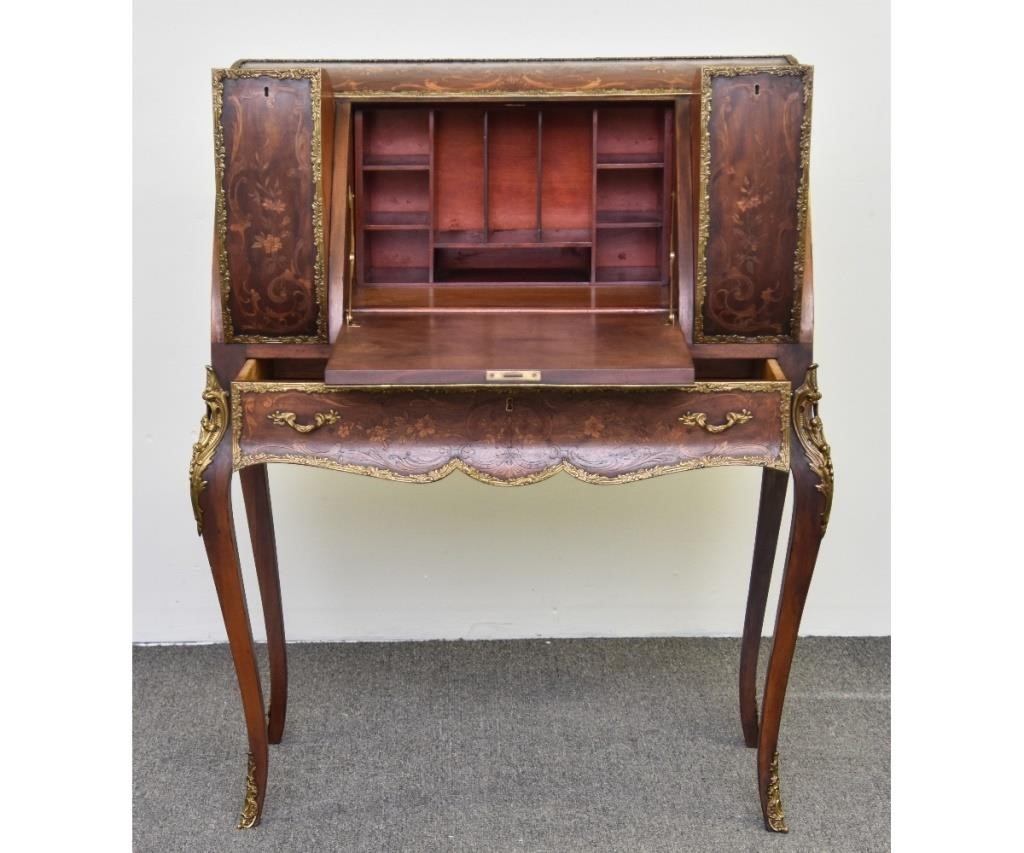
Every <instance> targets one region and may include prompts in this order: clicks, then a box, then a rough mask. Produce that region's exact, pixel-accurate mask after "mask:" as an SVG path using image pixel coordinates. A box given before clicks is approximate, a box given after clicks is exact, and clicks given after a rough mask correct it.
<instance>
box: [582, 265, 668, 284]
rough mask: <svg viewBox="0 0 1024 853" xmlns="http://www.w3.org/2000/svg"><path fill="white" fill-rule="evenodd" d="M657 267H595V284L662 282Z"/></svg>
mask: <svg viewBox="0 0 1024 853" xmlns="http://www.w3.org/2000/svg"><path fill="white" fill-rule="evenodd" d="M664 283H665V282H664V280H663V279H662V277H661V270H659V269H658V267H597V269H596V275H595V284H664Z"/></svg>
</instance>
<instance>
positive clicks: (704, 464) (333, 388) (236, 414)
mask: <svg viewBox="0 0 1024 853" xmlns="http://www.w3.org/2000/svg"><path fill="white" fill-rule="evenodd" d="M510 387H515V388H522V390H524V391H525V390H527V389H528V390H529V391H530V392H533V393H536V392H538V390H539V389H538V388H537V386H510ZM396 390H424V389H423V388H422V386H397V385H396V386H358V387H351V386H343V385H327V384H325V383H323V382H284V381H282V382H273V381H271V382H266V381H264V382H245V381H242V382H232V383H231V421H232V431H231V435H232V438H231V458H232V465H233V467H234V470H236V471H238V470H241V469H242V468H246V467H248V466H250V465H264V464H266V463H268V462H279V463H284V464H291V465H305V466H309V467H313V468H326V469H329V470H332V471H342V472H344V473H348V474H360V475H363V476H367V477H375V478H377V479H381V480H391V481H393V482H396V483H436V482H438V481H439V480H443V479H444V478H445V477H447V476H448V475H449V474H451V473H453V472H454V471H461V472H462V473H464V474H466V475H467V476H468V477H471V478H473V479H474V480H478V481H480V482H482V483H487V484H488V485H493V486H526V485H532V484H534V483H539V482H542V481H543V480H547V479H548V478H550V477H553V476H555V475H556V474H558V473H562V472H564V473H566V474H569V475H570V476H572V477H575V478H576V479H577V480H580V481H582V482H584V483H591V484H595V485H618V484H622V483H633V482H637V481H640V480H649V479H651V478H653V477H660V476H664V475H666V474H675V473H681V472H683V471H693V470H698V469H703V468H716V467H722V466H729V465H749V466H757V467H763V468H771V469H772V470H775V471H788V470H789V468H790V446H789V445H790V440H789V435H790V413H791V401H792V390H791V387H790V385H789V383H788V382H768V381H751V382H694V383H692V384H690V385H682V386H678V387H675V388H668V387H666V386H651V387H646V388H645V387H641V386H618V387H617V388H616V390H618V391H630V392H635V393H642V392H643V391H645V390H646V391H651V390H656V391H666V390H669V391H673V390H674V391H681V392H685V393H691V394H709V393H728V392H747V393H750V392H757V393H774V394H778V395H779V397H780V400H779V428H780V439H779V452H778V454H777V455H774V456H773V455H768V454H765V455H753V454H742V455H705V456H701V457H697V458H693V459H687V460H685V461H684V462H681V463H679V464H677V465H658V466H653V467H650V468H644V469H641V470H638V471H630V472H627V473H624V474H616V475H614V476H607V475H604V474H595V473H593V472H591V471H586V470H584V469H583V468H580V467H578V466H576V465H574V464H572V463H571V462H566V461H561V462H558V463H557V464H555V465H552V466H549V467H548V468H545V469H543V470H541V471H537V472H535V473H532V474H529V475H526V476H523V477H517V478H513V479H508V480H505V479H500V478H497V477H494V476H493V475H491V474H488V473H487V472H486V471H481V470H479V469H477V468H474V467H473V466H472V465H469V464H467V463H466V462H463V461H462V460H461V459H458V458H455V459H451V460H449V461H448V462H446V463H445V464H443V465H441V466H440V467H438V468H435V469H433V470H431V471H427V472H424V473H418V474H399V473H396V472H395V471H391V470H389V469H387V468H382V467H379V466H372V465H356V464H351V463H345V462H338V461H337V460H335V459H331V458H330V457H326V456H320V455H317V454H304V453H271V452H266V451H258V452H255V453H243V452H242V447H241V441H242V427H243V420H244V418H243V411H242V397H243V396H244V395H245V394H267V393H279V392H283V391H298V392H302V393H304V394H308V395H310V396H313V397H317V398H319V399H322V398H323V396H324V395H343V394H345V393H346V392H374V393H385V394H386V393H389V392H392V391H396ZM495 390H496V388H495V386H493V385H490V386H487V385H463V386H455V385H450V386H444V387H432V388H430V391H431V392H432V393H457V392H466V391H475V392H489V393H494V392H495ZM501 390H502V392H505V391H507V390H509V387H506V386H502V388H501ZM552 390H558V391H573V392H579V393H587V392H592V391H597V390H600V389H599V388H597V387H596V386H566V385H560V386H554V387H553V388H552ZM541 393H543V392H541Z"/></svg>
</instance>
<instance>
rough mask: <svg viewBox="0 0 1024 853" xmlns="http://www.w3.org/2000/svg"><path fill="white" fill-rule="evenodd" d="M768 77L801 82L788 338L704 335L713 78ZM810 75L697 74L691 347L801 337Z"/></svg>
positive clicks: (786, 68) (788, 70)
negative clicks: (697, 155)
mask: <svg viewBox="0 0 1024 853" xmlns="http://www.w3.org/2000/svg"><path fill="white" fill-rule="evenodd" d="M749 74H770V75H772V76H775V77H801V78H803V90H804V94H803V100H804V114H803V119H802V120H801V123H800V183H799V185H798V187H797V201H796V218H797V235H796V248H795V250H794V252H793V307H792V309H791V311H790V319H789V334H787V335H708V334H705V333H704V300H705V298H706V296H707V283H708V257H707V249H708V239H709V237H710V234H711V82H712V79H713V78H715V77H742V76H745V75H749ZM813 78H814V71H813V68H812V67H811V66H809V65H797V64H793V65H723V66H704V67H703V68H702V69H701V87H700V88H701V94H700V170H699V173H700V175H699V182H698V188H697V203H698V214H697V280H696V283H695V285H694V291H695V292H694V306H693V339H694V342H695V343H700V344H708V343H740V344H748V343H793V342H795V341H796V340H797V338H798V336H799V332H800V311H801V302H802V299H801V295H802V291H803V278H804V266H805V262H806V255H807V246H806V233H807V212H808V201H807V198H808V195H807V194H808V176H809V172H810V162H811V92H812V89H813Z"/></svg>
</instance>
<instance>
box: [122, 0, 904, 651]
mask: <svg viewBox="0 0 1024 853" xmlns="http://www.w3.org/2000/svg"><path fill="white" fill-rule="evenodd" d="M399 8H400V6H399V4H398V3H396V2H387V3H375V4H369V3H367V4H348V3H341V2H337V0H335V2H324V0H307V2H304V3H295V4H285V3H281V2H280V0H277V2H266V0H246V2H239V0H231V1H230V2H220V3H210V2H194V1H192V2H177V3H168V2H159V3H157V2H147V0H137V1H136V3H135V10H134V27H135V45H134V66H135V67H134V94H133V102H134V103H133V106H134V125H135V138H134V145H135V151H134V164H133V166H134V182H135V208H134V227H135V233H134V241H135V246H134V266H135V269H134V278H135V304H134V312H135V318H134V319H135V324H134V409H135V415H134V417H135V422H134V435H135V446H134V473H133V476H134V488H135V493H134V499H135V518H134V530H135V533H134V551H135V553H134V623H135V624H134V636H135V639H136V640H137V641H140V642H149V641H206V640H223V639H224V629H223V626H222V623H221V617H220V612H219V609H218V607H217V602H216V596H215V593H214V589H213V584H212V582H211V580H210V573H209V569H208V567H207V565H206V558H205V553H204V551H203V547H202V543H201V541H200V540H199V539H198V538H197V537H196V534H195V526H194V523H193V520H192V513H191V506H190V503H189V497H188V487H187V483H186V481H187V476H186V467H187V464H188V458H189V453H190V449H191V444H192V442H193V441H194V440H195V436H196V432H197V426H198V422H199V417H200V415H201V414H202V402H201V400H200V396H199V395H200V391H201V389H202V385H203V365H205V364H206V363H207V362H208V359H209V350H208V325H209V324H208V314H209V302H210V300H209V289H210V256H211V240H212V228H213V222H212V220H213V209H214V178H213V137H212V121H211V107H210V69H211V68H212V67H219V66H225V65H228V64H230V63H231V62H233V61H234V60H236V59H238V58H240V57H246V56H249V57H300V58H304V57H317V56H323V57H346V58H386V57H400V58H406V57H411V58H417V57H424V58H426V57H459V56H470V57H473V56H496V57H505V56H508V57H533V56H582V57H586V56H616V55H618V56H671V55H677V56H685V55H688V54H689V55H697V54H704V55H707V54H766V53H791V54H794V55H795V56H797V57H798V58H799V59H800V60H801V61H803V62H806V63H809V64H813V65H814V66H815V100H814V119H813V133H812V143H811V152H812V154H811V203H812V217H813V224H814V249H815V256H814V268H815V274H816V276H815V278H816V306H815V314H816V329H817V341H818V343H817V346H816V352H815V355H816V359H817V361H819V362H820V363H821V370H820V377H819V378H820V380H821V385H822V390H823V392H824V395H825V396H824V400H823V403H822V414H823V417H824V421H825V427H826V431H827V434H828V438H829V441H830V443H831V444H832V448H833V456H834V460H835V465H836V470H837V484H836V498H835V505H834V508H833V512H832V521H831V524H830V527H829V531H828V536H827V537H826V539H825V542H824V544H823V546H822V551H821V556H820V558H819V561H818V568H817V572H816V575H815V579H814V583H813V585H812V588H811V593H810V597H809V599H808V604H807V610H806V613H805V616H804V620H803V632H804V633H807V634H887V633H888V632H889V269H888V259H889V236H888V226H889V200H888V192H889V148H888V139H889V73H888V69H889V34H888V24H889V9H888V4H887V3H886V2H880V0H872V2H865V3H825V2H821V0H818V2H812V1H811V0H806V2H800V0H784V2H775V3H764V2H749V0H730V2H728V3H714V4H712V3H708V2H706V0H702V2H700V3H690V2H679V0H673V2H663V3H644V2H629V3H623V2H616V3H613V4H606V5H604V6H602V5H601V4H596V3H589V2H588V3H583V2H571V3H570V2H565V0H562V2H545V3H536V2H518V3H515V4H492V3H481V2H479V0H477V2H464V3H460V4H441V5H439V4H425V3H424V4H409V5H408V7H407V8H403V9H401V13H400V14H396V13H395V10H396V9H399ZM595 10H597V11H598V12H600V14H596V15H595V14H594V12H595ZM759 480H760V471H759V470H757V469H731V470H730V469H717V470H712V471H695V472H691V473H688V474H685V475H682V476H671V477H665V478H661V479H657V480H653V481H648V482H644V483H637V484H632V485H626V486H617V487H612V488H601V487H595V486H587V485H584V484H582V483H579V482H577V481H575V480H573V479H571V478H569V477H567V476H564V475H563V476H560V477H557V478H554V479H553V480H549V481H546V482H544V483H541V484H538V485H535V486H531V487H527V488H520V489H503V488H494V487H491V486H486V485H483V484H480V483H477V482H475V481H472V480H469V479H468V478H466V477H464V476H462V475H461V474H454V475H452V476H451V477H450V478H449V479H448V480H446V481H443V482H441V483H439V484H436V485H432V486H408V485H401V484H394V483H389V482H383V481H377V480H372V479H369V478H362V477H355V476H348V475H341V474H336V473H334V472H326V471H318V470H314V469H303V468H293V467H288V466H272V468H271V488H272V494H273V501H274V505H275V509H276V515H277V541H278V552H279V556H280V562H281V574H282V586H283V593H284V604H285V616H286V625H287V633H288V637H289V639H290V640H349V639H405V638H441V637H445V638H456V637H471V638H486V637H530V636H538V635H540V636H595V635H600V636H639V635H665V634H684V635H687V634H713V635H721V634H728V635H734V634H738V633H739V631H740V628H741V625H742V618H743V605H744V601H745V596H746V585H747V579H748V572H749V563H750V554H751V548H752V542H753V532H754V519H755V513H756V507H757V495H758V484H759ZM235 506H236V517H237V520H238V521H239V523H240V525H241V528H242V529H241V530H240V532H239V545H240V547H241V549H242V551H243V559H244V561H245V579H246V585H247V588H248V589H249V591H250V601H251V609H252V610H253V617H254V621H255V622H256V624H255V626H254V627H255V633H256V635H257V638H258V639H262V638H263V636H264V632H263V628H262V625H261V624H259V618H258V617H259V612H260V611H259V607H258V595H257V594H256V583H255V576H254V574H253V571H252V560H251V556H249V543H248V537H247V533H246V532H245V530H244V526H245V525H244V512H243V511H242V507H241V498H240V495H239V494H238V491H237V486H236V504H235ZM787 518H788V515H787ZM779 550H780V562H779V563H777V566H776V587H777V581H778V575H779V573H780V571H781V556H782V552H783V551H784V548H783V547H780V549H779ZM773 612H774V611H773Z"/></svg>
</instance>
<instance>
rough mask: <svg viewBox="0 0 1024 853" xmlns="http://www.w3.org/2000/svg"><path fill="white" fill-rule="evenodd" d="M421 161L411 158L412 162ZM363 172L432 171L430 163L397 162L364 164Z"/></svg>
mask: <svg viewBox="0 0 1024 853" xmlns="http://www.w3.org/2000/svg"><path fill="white" fill-rule="evenodd" d="M414 159H415V160H417V161H419V160H420V158H418V157H417V158H410V160H414ZM362 170H364V171H366V172H427V171H429V170H430V164H429V163H420V162H415V163H414V162H410V163H395V162H379V163H374V162H367V163H364V164H362Z"/></svg>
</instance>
